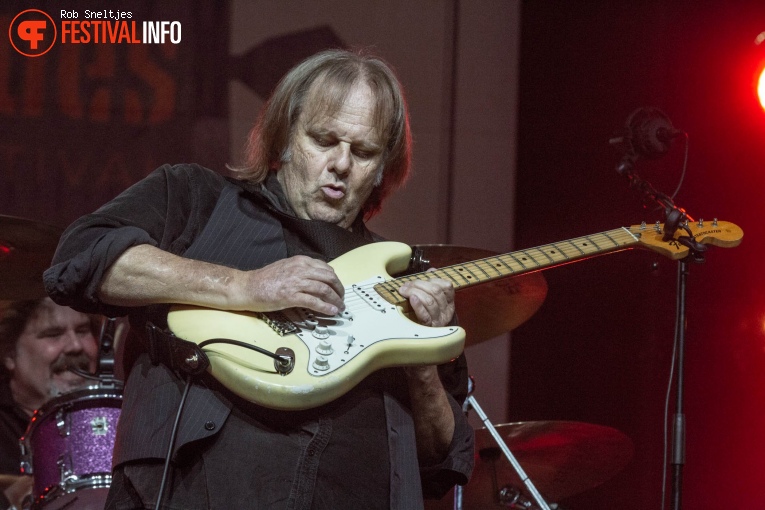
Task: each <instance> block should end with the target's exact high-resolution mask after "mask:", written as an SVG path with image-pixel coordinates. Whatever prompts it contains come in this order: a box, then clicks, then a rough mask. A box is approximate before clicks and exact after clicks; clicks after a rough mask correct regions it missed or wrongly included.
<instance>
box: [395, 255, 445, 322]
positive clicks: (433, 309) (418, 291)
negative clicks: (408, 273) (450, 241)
mask: <svg viewBox="0 0 765 510" xmlns="http://www.w3.org/2000/svg"><path fill="white" fill-rule="evenodd" d="M429 271H434V269H430V270H429ZM399 294H401V295H402V296H404V297H405V298H407V299H408V300H409V304H410V305H411V306H412V310H413V311H414V313H415V315H416V316H417V320H418V321H419V323H420V324H424V325H425V326H433V327H440V326H446V325H448V324H449V323H450V322H451V321H452V319H453V318H454V287H453V286H452V284H451V282H448V281H446V280H442V279H440V278H433V279H432V280H427V281H424V280H423V281H421V280H414V281H411V282H407V283H405V284H404V285H402V286H401V288H400V289H399Z"/></svg>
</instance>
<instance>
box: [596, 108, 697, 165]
mask: <svg viewBox="0 0 765 510" xmlns="http://www.w3.org/2000/svg"><path fill="white" fill-rule="evenodd" d="M624 131H625V135H624V136H621V137H617V138H612V139H610V140H609V143H610V144H611V145H617V146H623V147H625V148H626V153H627V156H630V157H631V159H633V160H637V159H638V158H643V159H658V158H660V157H662V156H664V155H665V154H666V153H667V152H669V146H670V144H671V143H672V140H673V139H675V138H676V137H678V136H681V135H683V134H684V132H683V131H682V130H679V129H675V128H674V127H673V126H672V122H671V121H670V120H669V117H667V115H666V114H665V113H664V112H662V111H661V110H659V109H658V108H654V107H642V108H638V109H637V110H635V111H634V112H632V113H631V114H630V115H629V117H627V122H626V123H625V126H624ZM625 157H626V156H625Z"/></svg>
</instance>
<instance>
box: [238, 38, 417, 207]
mask: <svg viewBox="0 0 765 510" xmlns="http://www.w3.org/2000/svg"><path fill="white" fill-rule="evenodd" d="M357 83H365V84H367V85H368V86H369V87H370V89H372V93H373V94H374V96H375V100H376V105H375V113H374V123H375V126H376V128H377V132H378V133H379V134H380V136H381V137H382V139H383V140H386V144H385V148H384V151H383V154H382V158H381V163H380V168H379V169H378V171H379V174H378V178H377V182H376V186H375V188H374V190H373V191H372V194H371V195H370V196H369V199H368V200H367V202H366V203H365V204H364V206H363V207H362V211H363V213H364V217H365V218H367V219H368V218H370V217H371V216H373V215H374V214H375V213H377V212H378V211H379V210H380V207H381V205H382V202H383V200H384V199H385V198H386V197H387V196H388V195H389V194H390V193H391V192H393V191H394V190H395V189H397V188H398V187H400V186H401V185H402V184H403V183H404V181H405V180H406V179H407V177H408V176H409V171H410V166H411V151H412V136H411V132H410V129H409V112H408V109H407V106H406V100H405V99H404V94H403V91H402V88H401V84H400V83H399V82H398V79H397V78H396V76H395V74H394V73H393V71H392V70H391V68H390V66H388V64H386V63H385V62H384V61H383V60H382V59H380V58H378V57H375V56H371V55H367V54H364V53H362V52H351V51H346V50H329V51H323V52H321V53H317V54H316V55H313V56H312V57H309V58H308V59H306V60H304V61H303V62H301V63H300V64H298V65H297V66H296V67H294V68H293V69H292V70H291V71H289V72H288V73H287V74H286V75H285V76H284V77H283V78H282V80H281V81H280V82H279V84H278V85H277V86H276V90H275V91H274V93H273V94H272V95H271V98H270V99H269V100H268V102H267V103H266V105H265V107H264V108H263V110H262V111H261V113H260V116H259V118H258V121H257V123H256V125H255V127H253V129H252V130H251V131H250V134H249V136H248V139H247V145H246V147H245V161H244V166H243V167H242V168H238V169H234V171H235V172H236V173H237V177H238V178H240V179H243V180H247V181H250V182H255V183H257V182H262V181H263V180H265V178H266V176H267V174H268V172H269V171H272V170H273V171H277V170H278V168H279V167H280V166H281V163H285V162H287V161H289V160H290V158H291V157H292V154H291V145H292V139H293V136H294V134H295V130H296V126H297V121H298V119H299V118H300V115H301V114H302V113H304V112H309V113H310V114H312V115H332V114H334V113H335V112H337V110H338V109H339V108H340V106H341V105H342V103H343V101H344V100H345V98H346V97H347V95H348V93H349V92H350V90H351V89H352V87H353V86H354V85H355V84H357ZM314 91H315V93H314ZM309 96H310V99H311V100H313V99H315V100H316V102H313V101H312V102H311V104H310V105H308V104H306V101H307V100H308V99H309Z"/></svg>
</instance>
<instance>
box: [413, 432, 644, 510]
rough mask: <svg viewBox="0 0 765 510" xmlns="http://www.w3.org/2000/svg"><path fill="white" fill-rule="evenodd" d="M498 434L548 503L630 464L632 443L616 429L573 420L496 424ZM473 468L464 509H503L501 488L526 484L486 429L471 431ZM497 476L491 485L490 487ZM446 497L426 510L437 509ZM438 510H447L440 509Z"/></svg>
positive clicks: (573, 492)
mask: <svg viewBox="0 0 765 510" xmlns="http://www.w3.org/2000/svg"><path fill="white" fill-rule="evenodd" d="M496 428H497V432H499V435H500V436H501V437H502V439H503V440H504V441H505V444H507V447H508V448H509V449H510V452H511V453H512V454H513V456H515V458H516V460H518V463H519V464H520V465H521V467H522V468H523V470H524V471H525V472H526V475H527V476H528V477H529V480H531V482H532V483H533V484H534V487H536V489H537V490H538V491H539V493H540V494H541V495H542V497H543V498H544V499H545V501H546V502H547V503H557V502H559V501H560V500H561V499H563V498H567V497H569V496H573V495H575V494H578V493H580V492H583V491H585V490H587V489H591V488H593V487H596V486H598V485H600V484H602V483H603V482H605V481H606V480H608V479H609V478H611V477H612V476H614V475H615V474H616V473H618V472H619V471H620V470H621V469H622V468H624V466H626V465H627V463H628V462H629V461H630V459H632V455H633V453H634V446H633V444H632V441H631V440H630V439H629V438H628V437H627V436H626V435H624V434H623V433H621V432H619V431H618V430H616V429H613V428H610V427H605V426H602V425H592V424H589V423H581V422H573V421H531V422H519V423H507V424H504V425H497V426H496ZM476 452H477V453H478V456H477V458H476V465H475V469H474V470H473V476H472V477H471V479H470V482H469V483H468V484H467V485H466V486H465V488H464V491H463V508H464V509H465V510H472V509H475V510H478V509H480V510H485V509H490V508H507V506H502V505H500V504H499V501H498V493H499V490H501V489H502V488H503V487H512V488H516V489H520V490H521V493H523V494H524V496H525V497H526V498H527V499H530V500H531V501H534V500H533V499H532V498H531V495H530V494H529V493H528V491H527V490H526V487H525V485H524V484H523V482H522V481H521V479H520V478H519V477H518V475H517V474H516V473H515V470H514V469H513V467H512V466H511V465H510V462H509V461H508V460H507V459H506V458H505V456H504V454H503V453H502V452H501V450H500V449H499V447H498V446H497V443H496V442H495V441H494V438H493V437H492V436H491V434H490V433H489V431H488V430H487V429H485V428H483V429H480V430H477V431H476ZM495 476H496V483H495V482H494V480H495ZM448 500H449V498H448V497H445V498H444V499H443V500H441V501H439V502H438V503H437V504H434V505H428V509H429V510H432V509H436V508H442V505H445V504H447V503H450V502H449V501H448ZM443 508H446V507H445V506H444V507H443Z"/></svg>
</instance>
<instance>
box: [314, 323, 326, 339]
mask: <svg viewBox="0 0 765 510" xmlns="http://www.w3.org/2000/svg"><path fill="white" fill-rule="evenodd" d="M311 334H312V335H313V336H314V337H315V338H318V339H319V340H322V339H324V338H329V329H327V326H316V327H315V328H313V332H312V333H311Z"/></svg>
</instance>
